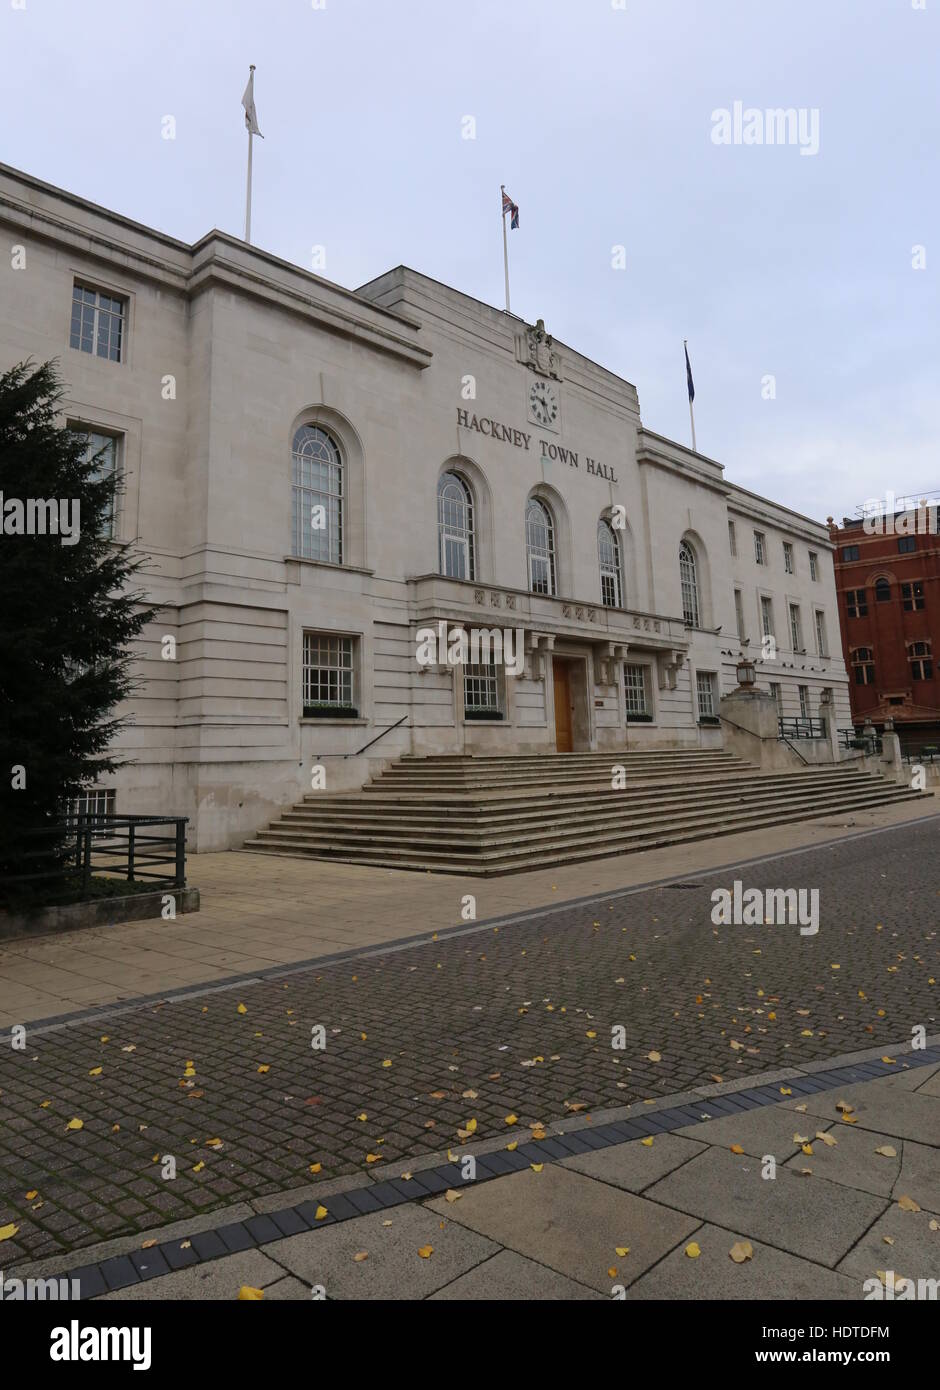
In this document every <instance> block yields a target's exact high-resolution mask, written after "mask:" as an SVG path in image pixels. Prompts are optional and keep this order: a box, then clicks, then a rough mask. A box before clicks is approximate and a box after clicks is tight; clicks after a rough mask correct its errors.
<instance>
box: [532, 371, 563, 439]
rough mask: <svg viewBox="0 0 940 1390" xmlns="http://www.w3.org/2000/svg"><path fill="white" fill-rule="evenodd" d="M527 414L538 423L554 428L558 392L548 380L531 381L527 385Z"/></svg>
mask: <svg viewBox="0 0 940 1390" xmlns="http://www.w3.org/2000/svg"><path fill="white" fill-rule="evenodd" d="M529 415H530V417H531V418H532V419H533V420H534V421H535V422H536V424H538V425H545V426H546V428H547V429H554V427H555V424H556V422H557V420H558V392H557V391H556V390H555V388H554V386H552V385H551V383H550V382H548V381H542V380H539V381H533V383H532V385H531V386H530V387H529Z"/></svg>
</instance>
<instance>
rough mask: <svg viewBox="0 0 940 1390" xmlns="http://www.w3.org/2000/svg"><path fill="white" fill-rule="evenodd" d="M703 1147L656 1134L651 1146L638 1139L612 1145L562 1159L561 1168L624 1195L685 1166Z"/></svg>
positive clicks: (674, 1136)
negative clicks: (619, 1191)
mask: <svg viewBox="0 0 940 1390" xmlns="http://www.w3.org/2000/svg"><path fill="white" fill-rule="evenodd" d="M705 1147H706V1146H705V1145H704V1144H698V1143H696V1142H695V1141H694V1140H692V1139H683V1138H680V1137H678V1136H676V1135H674V1134H657V1135H656V1136H655V1137H654V1138H653V1142H652V1144H649V1145H647V1144H644V1143H643V1142H642V1141H641V1140H639V1139H637V1140H635V1141H633V1142H632V1143H629V1144H614V1145H613V1146H612V1147H611V1148H609V1149H598V1150H597V1151H596V1152H595V1153H585V1154H577V1155H576V1156H575V1157H573V1158H566V1159H563V1160H562V1162H561V1167H562V1168H571V1169H572V1170H573V1171H574V1172H576V1173H584V1174H586V1175H587V1177H589V1178H598V1179H599V1180H600V1181H601V1182H606V1183H609V1184H610V1185H611V1187H622V1188H623V1189H624V1190H625V1191H626V1192H642V1191H643V1189H644V1188H645V1187H650V1186H651V1185H652V1184H653V1183H654V1182H658V1181H659V1179H660V1178H663V1177H665V1176H666V1174H667V1173H671V1172H672V1171H673V1169H674V1168H678V1167H679V1166H680V1164H682V1163H688V1161H689V1159H690V1158H694V1157H695V1155H696V1154H699V1153H702V1152H703V1150H704V1149H705Z"/></svg>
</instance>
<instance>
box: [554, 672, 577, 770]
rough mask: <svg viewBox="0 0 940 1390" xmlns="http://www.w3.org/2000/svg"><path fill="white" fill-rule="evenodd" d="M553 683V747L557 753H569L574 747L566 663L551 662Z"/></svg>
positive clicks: (569, 687)
mask: <svg viewBox="0 0 940 1390" xmlns="http://www.w3.org/2000/svg"><path fill="white" fill-rule="evenodd" d="M552 676H553V678H554V683H555V747H556V749H557V750H558V752H559V753H570V752H571V751H572V749H573V747H574V744H573V741H572V734H571V672H570V666H569V663H568V662H567V661H558V660H553V661H552Z"/></svg>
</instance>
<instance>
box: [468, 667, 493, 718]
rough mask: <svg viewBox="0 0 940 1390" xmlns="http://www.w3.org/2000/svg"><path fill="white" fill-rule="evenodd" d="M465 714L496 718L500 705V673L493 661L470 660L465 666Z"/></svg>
mask: <svg viewBox="0 0 940 1390" xmlns="http://www.w3.org/2000/svg"><path fill="white" fill-rule="evenodd" d="M463 707H464V714H466V715H468V716H470V717H471V718H473V717H474V716H476V717H480V716H489V717H490V718H496V716H497V715H498V714H499V712H500V707H499V673H498V672H497V670H496V666H495V664H494V663H493V662H476V663H475V662H468V663H467V665H466V666H464V668H463Z"/></svg>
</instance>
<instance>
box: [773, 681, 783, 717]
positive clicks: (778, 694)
mask: <svg viewBox="0 0 940 1390" xmlns="http://www.w3.org/2000/svg"><path fill="white" fill-rule="evenodd" d="M770 693H771V695H772V696H773V697H774V703H775V705H776V706H777V718H778V719H782V718H783V691H782V690H781V688H780V682H779V681H771V682H770Z"/></svg>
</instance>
